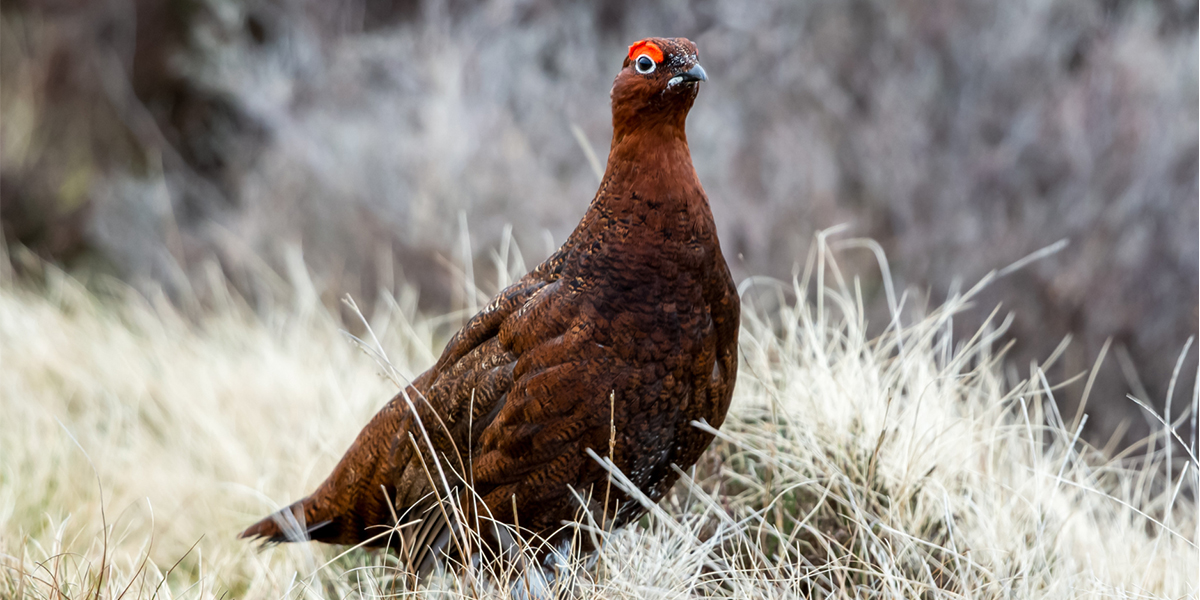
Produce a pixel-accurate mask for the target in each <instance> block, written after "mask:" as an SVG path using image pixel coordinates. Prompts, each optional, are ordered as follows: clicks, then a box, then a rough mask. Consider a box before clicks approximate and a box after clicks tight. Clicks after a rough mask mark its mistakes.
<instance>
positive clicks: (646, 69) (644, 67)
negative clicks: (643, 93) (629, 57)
mask: <svg viewBox="0 0 1200 600" xmlns="http://www.w3.org/2000/svg"><path fill="white" fill-rule="evenodd" d="M633 65H634V68H635V69H637V72H638V73H641V74H642V75H647V74H650V73H653V72H654V59H653V58H650V56H649V55H648V54H643V55H641V56H639V57H637V60H635V61H634V62H633Z"/></svg>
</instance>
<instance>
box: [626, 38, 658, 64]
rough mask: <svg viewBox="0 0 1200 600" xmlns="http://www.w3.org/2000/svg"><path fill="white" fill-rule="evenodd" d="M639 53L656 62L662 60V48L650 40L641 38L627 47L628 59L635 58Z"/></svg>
mask: <svg viewBox="0 0 1200 600" xmlns="http://www.w3.org/2000/svg"><path fill="white" fill-rule="evenodd" d="M640 54H645V55H646V56H649V57H650V58H651V59H652V60H654V62H656V63H660V62H662V59H663V51H662V48H659V47H658V44H655V43H654V42H652V41H650V40H642V41H640V42H637V43H635V44H634V45H632V46H630V47H629V59H630V60H634V59H636V58H637V57H638V55H640Z"/></svg>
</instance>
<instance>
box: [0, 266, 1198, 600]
mask: <svg viewBox="0 0 1200 600" xmlns="http://www.w3.org/2000/svg"><path fill="white" fill-rule="evenodd" d="M851 245H853V244H851ZM818 250H819V252H815V253H814V254H813V258H812V260H810V264H809V266H808V268H806V269H805V270H804V272H803V273H802V274H801V275H800V276H799V277H797V278H796V281H795V282H792V283H787V282H774V281H771V282H766V281H747V282H746V283H745V284H744V287H745V288H746V290H745V293H746V295H747V297H751V296H758V297H765V296H777V298H778V299H779V301H778V302H777V303H774V304H773V306H782V308H774V309H771V310H770V311H769V312H767V311H764V310H756V308H755V304H756V303H755V302H753V301H750V302H747V305H748V309H747V312H746V314H745V318H744V328H743V332H742V358H743V360H742V371H741V373H740V376H739V377H740V378H739V385H738V388H737V393H736V396H735V400H734V408H733V411H732V415H731V418H730V419H729V421H728V422H727V424H726V425H725V427H724V428H723V429H722V430H721V432H720V437H719V440H718V442H717V443H715V444H714V447H713V448H712V449H711V450H710V452H709V453H708V454H707V455H706V458H705V459H704V460H703V461H702V462H701V464H700V465H698V467H697V468H696V470H695V471H694V472H693V473H692V477H690V478H685V479H684V483H681V484H680V486H679V487H677V488H676V490H675V493H673V494H672V495H671V496H670V497H669V498H668V499H667V500H665V501H664V502H663V503H662V504H661V506H659V507H657V508H656V509H655V510H654V511H653V512H652V513H651V514H650V515H649V516H648V517H647V518H645V519H643V520H642V521H641V522H640V523H639V524H638V525H637V526H634V527H629V528H627V529H625V530H623V531H620V532H618V533H616V534H612V535H607V534H604V533H603V532H601V533H598V534H597V535H603V536H605V537H606V538H607V541H606V543H605V545H604V548H603V550H602V551H601V552H599V553H598V554H597V555H596V556H593V557H569V559H568V562H569V563H570V564H568V565H567V566H566V568H565V570H561V571H559V573H558V577H557V578H556V579H555V580H554V581H553V582H552V585H554V586H555V589H558V590H560V591H561V590H568V589H569V590H570V591H572V592H573V594H574V595H575V596H576V597H583V598H590V597H604V598H646V597H662V598H682V597H692V596H703V597H708V596H719V597H738V598H774V597H795V596H797V595H805V596H807V595H810V594H811V595H814V596H819V597H830V596H834V597H871V598H902V597H903V598H912V597H920V598H951V597H970V598H1021V599H1024V598H1068V597H1072V598H1073V597H1085V596H1086V597H1095V596H1103V597H1139V598H1140V597H1154V598H1183V597H1192V598H1194V597H1196V595H1197V577H1198V575H1197V565H1198V562H1200V553H1198V552H1197V547H1196V543H1197V538H1198V536H1197V527H1198V526H1200V522H1198V520H1197V514H1196V503H1195V499H1196V492H1197V490H1198V489H1200V485H1198V481H1200V478H1198V476H1197V473H1198V471H1197V469H1196V466H1197V465H1196V459H1195V456H1194V452H1195V447H1196V446H1195V443H1194V442H1191V443H1190V444H1185V443H1183V441H1182V440H1179V443H1178V444H1174V445H1172V444H1164V438H1165V437H1166V436H1168V435H1169V434H1170V433H1171V432H1170V431H1169V430H1168V429H1167V428H1165V427H1164V428H1163V429H1162V431H1160V432H1159V435H1158V436H1157V437H1156V438H1153V439H1151V440H1149V442H1148V443H1147V444H1142V445H1140V446H1135V447H1134V448H1133V449H1132V450H1130V451H1129V452H1127V454H1126V455H1125V456H1124V457H1120V458H1119V459H1105V458H1103V457H1102V455H1101V453H1100V452H1098V451H1096V450H1094V449H1092V448H1090V447H1088V446H1086V445H1085V444H1084V443H1082V442H1081V441H1079V440H1078V439H1077V436H1078V431H1079V427H1080V423H1079V422H1078V420H1077V419H1076V418H1074V417H1073V416H1072V415H1059V414H1058V413H1057V412H1056V411H1055V409H1054V406H1055V404H1054V402H1052V401H1051V399H1050V394H1051V391H1050V390H1049V389H1048V386H1047V383H1046V380H1045V378H1044V377H1042V376H1040V374H1039V371H1037V370H1035V371H1033V377H1032V379H1031V381H1030V382H1026V383H1022V384H1019V385H1017V386H1015V387H1012V386H1008V385H1006V384H1005V383H1003V378H1002V377H1000V376H999V374H998V373H999V366H998V364H997V363H998V361H999V360H1000V358H999V356H998V355H997V354H995V353H994V349H993V344H992V340H993V339H995V337H996V336H997V335H999V334H1000V333H1001V332H1002V331H1003V330H1004V326H1003V323H1001V324H998V325H995V326H993V327H990V328H987V329H984V330H982V331H980V332H979V334H978V335H977V336H976V337H974V338H972V339H970V340H953V339H951V338H950V336H949V332H950V331H952V329H953V328H952V319H953V315H954V314H955V313H956V312H957V311H960V310H962V309H963V308H964V306H966V305H967V303H968V302H969V301H970V299H971V296H972V294H971V293H967V294H964V295H961V296H956V297H954V298H951V299H950V301H949V302H947V303H946V304H945V305H944V306H942V307H940V308H937V309H936V310H932V311H929V313H928V316H927V317H925V318H923V319H920V320H918V321H917V322H914V323H911V324H905V325H903V326H893V327H890V328H889V329H888V330H887V332H886V333H885V334H883V335H882V336H880V337H878V338H876V339H868V338H867V337H866V334H865V330H866V327H865V323H864V322H863V317H862V315H863V312H862V300H861V297H860V294H859V292H858V289H859V286H858V282H857V281H856V280H848V281H847V280H843V279H842V278H841V276H840V274H839V271H838V270H837V268H836V265H835V264H834V262H833V258H834V257H835V256H844V253H845V252H861V251H862V250H844V251H842V253H834V252H832V251H831V250H829V248H828V247H826V246H824V245H822V246H820V247H819V248H818ZM295 264H296V265H299V264H301V263H300V261H299V259H298V258H297V259H296V261H295ZM41 269H42V270H43V273H44V277H43V282H42V284H41V285H39V286H37V287H36V288H35V287H31V286H29V285H26V284H22V283H18V282H14V281H13V280H12V279H11V277H6V278H5V279H4V282H3V288H2V289H0V352H2V353H3V370H2V371H0V414H2V415H3V417H2V418H3V423H4V425H3V427H0V456H3V460H2V461H0V596H3V597H6V598H20V599H41V598H114V599H115V598H150V597H161V598H222V597H237V598H279V597H287V598H357V597H378V596H383V595H391V594H404V593H406V592H404V591H403V589H404V588H403V586H402V585H398V580H397V578H396V577H395V576H396V571H395V569H394V564H395V563H394V559H392V558H391V557H389V556H387V555H381V554H377V553H367V552H362V551H353V552H350V553H348V554H346V555H344V556H338V555H337V552H338V551H339V550H338V549H335V548H329V547H324V546H315V545H307V544H293V545H286V546H279V547H274V548H268V549H265V550H262V551H260V550H258V549H257V548H255V547H253V546H252V545H250V544H247V543H244V542H241V541H239V540H236V539H235V537H234V536H235V534H236V532H237V531H238V530H239V529H240V528H242V527H243V526H245V525H246V524H248V523H249V522H251V520H252V519H254V518H256V517H258V516H260V515H261V514H263V513H264V512H266V511H268V510H270V509H272V508H275V507H276V506H277V504H278V503H282V502H286V501H290V500H292V499H294V498H297V497H298V496H300V495H301V494H303V493H305V492H306V491H308V490H310V489H311V488H312V487H313V486H314V485H316V484H317V483H319V480H320V479H321V477H323V476H324V475H325V474H326V473H327V471H328V469H329V468H331V467H332V465H333V464H334V462H335V461H336V460H337V458H339V457H340V455H341V453H342V451H343V450H344V449H345V447H346V446H347V445H348V444H349V442H350V440H351V439H352V437H353V436H354V435H355V434H356V433H357V431H358V430H359V428H360V427H361V425H362V424H363V423H364V422H365V421H366V420H367V419H368V418H369V416H370V415H371V414H373V412H374V411H375V410H377V409H378V408H379V406H380V405H381V404H382V403H383V402H384V401H385V400H386V399H387V398H388V397H389V396H390V395H391V394H392V393H394V390H395V386H394V384H393V383H392V382H391V381H390V380H389V379H388V378H386V377H383V376H381V374H380V371H381V368H380V366H379V364H378V363H377V362H375V361H374V360H372V358H371V357H369V356H367V355H364V353H363V352H362V351H361V350H360V348H359V347H358V346H356V345H355V344H353V343H351V342H350V341H349V340H348V338H347V336H346V335H345V334H344V333H342V331H341V327H342V326H341V324H340V323H338V322H337V321H336V320H335V318H334V317H332V316H331V315H330V314H329V312H327V311H326V310H325V309H324V308H323V307H322V306H321V305H320V304H319V302H317V301H315V300H314V296H312V295H311V294H306V293H304V292H303V290H304V289H305V285H304V274H303V269H302V268H299V267H298V266H297V268H296V269H294V270H293V272H292V283H293V286H294V287H295V288H296V289H299V290H301V291H300V292H296V293H294V294H292V295H291V296H290V298H291V302H290V303H286V304H285V303H280V304H278V305H276V306H275V307H274V308H263V307H259V309H258V312H257V313H256V312H255V311H252V310H251V309H250V308H249V307H247V306H246V305H245V304H244V303H243V301H241V300H240V299H239V298H237V297H234V296H231V295H228V294H226V295H224V296H221V295H220V294H214V295H213V297H217V298H220V297H223V298H224V300H223V301H220V302H217V303H216V305H214V306H210V307H208V308H207V309H206V310H205V311H204V313H203V316H202V317H199V318H184V317H182V316H180V315H179V314H178V313H176V312H175V310H174V309H172V308H170V305H169V303H167V302H165V301H158V300H156V299H151V300H146V299H144V297H143V296H140V295H137V294H134V293H130V292H128V291H127V289H126V288H124V287H123V286H121V285H120V284H115V283H108V282H105V281H93V282H90V283H89V284H88V285H86V286H85V285H84V283H82V282H80V281H79V280H77V279H75V278H73V277H71V276H69V275H66V274H64V273H62V272H59V271H57V270H55V269H54V268H53V267H49V266H45V265H43V266H41ZM213 289H214V290H219V289H223V284H219V283H218V284H214V285H213ZM95 290H105V291H103V292H98V291H95ZM814 290H819V292H816V291H814ZM806 292H807V293H806ZM805 297H812V298H815V300H814V301H813V302H811V303H809V302H805V301H796V300H795V298H805ZM893 298H894V300H893V301H892V304H893V305H894V306H895V305H899V304H901V303H903V302H904V298H903V297H900V298H895V297H894V295H893ZM377 304H378V306H380V307H381V308H380V310H378V311H377V312H376V314H374V315H373V318H372V319H371V326H372V331H373V332H374V334H375V335H377V336H378V346H377V347H378V348H381V349H383V350H384V351H386V353H387V356H388V358H389V359H390V363H391V366H393V367H394V368H395V369H396V371H397V372H398V373H399V374H400V375H401V376H412V375H414V374H416V373H417V372H419V371H420V370H421V369H423V368H425V367H426V366H427V365H429V364H430V363H431V362H432V360H433V353H432V349H433V348H434V347H435V346H436V345H437V344H439V343H440V341H439V338H440V337H441V336H442V335H444V331H445V329H446V327H445V324H446V323H453V322H454V320H455V319H458V318H461V317H460V316H453V317H451V318H449V319H443V320H440V321H439V320H437V319H430V318H426V317H421V316H418V315H417V314H416V312H415V308H414V305H415V302H414V301H413V299H412V298H411V297H407V296H402V297H400V298H392V297H387V298H385V301H383V302H379V303H377ZM375 344H376V342H374V341H372V342H371V345H372V346H375ZM1179 395H1184V394H1182V393H1181V392H1180V393H1179ZM1191 399H1192V401H1191V403H1190V404H1191V409H1190V410H1189V411H1185V415H1192V418H1194V415H1195V414H1196V393H1195V392H1194V391H1193V393H1192V394H1191ZM1185 446H1187V447H1190V448H1191V451H1190V452H1185V453H1184V454H1182V455H1181V454H1180V449H1181V448H1183V447H1185ZM1168 473H1173V475H1172V476H1171V477H1167V476H1166V474H1168ZM589 559H590V560H589ZM505 568H507V567H506V566H503V565H499V566H496V565H493V566H485V567H484V568H483V569H482V570H483V571H486V570H488V569H490V570H493V571H495V570H503V569H505ZM480 571H481V569H476V570H475V572H474V573H473V574H472V576H471V577H465V578H460V577H453V576H439V577H435V578H433V579H432V580H431V581H430V582H428V586H429V588H430V589H435V590H440V591H441V592H442V593H441V595H439V596H437V597H445V598H451V597H481V596H482V597H496V598H503V597H510V596H512V597H523V596H528V595H529V591H534V592H535V593H536V592H537V590H538V586H545V585H546V584H547V583H548V582H547V581H546V580H545V579H543V578H535V577H526V578H516V579H514V580H512V582H511V583H509V584H499V585H497V584H496V582H495V580H494V578H491V577H489V576H488V575H487V573H481V572H480ZM541 589H542V591H543V592H544V591H545V588H544V587H542V588H541Z"/></svg>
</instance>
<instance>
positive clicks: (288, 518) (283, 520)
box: [238, 498, 332, 544]
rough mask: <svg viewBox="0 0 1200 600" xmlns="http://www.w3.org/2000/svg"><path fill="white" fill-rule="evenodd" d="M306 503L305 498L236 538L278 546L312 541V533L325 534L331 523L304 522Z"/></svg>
mask: <svg viewBox="0 0 1200 600" xmlns="http://www.w3.org/2000/svg"><path fill="white" fill-rule="evenodd" d="M307 501H308V499H307V498H306V499H304V500H301V501H299V502H296V503H294V504H292V505H291V506H289V507H287V508H283V509H280V510H278V511H276V512H275V513H274V514H272V515H270V516H268V517H266V518H264V519H263V520H261V521H259V522H257V523H255V524H253V525H251V526H249V527H247V528H246V530H245V531H243V532H242V533H240V534H238V537H239V538H242V539H245V538H261V539H262V540H263V542H264V543H268V544H279V543H283V542H307V541H309V540H312V539H314V536H313V534H314V533H318V534H324V533H327V532H326V531H325V529H326V528H327V526H328V525H329V524H330V523H332V521H330V520H324V521H317V522H316V523H307V522H306V519H305V516H304V513H305V509H306V508H307V507H306V506H305V503H306V502H307ZM324 537H326V536H324V535H317V536H316V538H315V539H320V538H324Z"/></svg>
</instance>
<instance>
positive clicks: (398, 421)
mask: <svg viewBox="0 0 1200 600" xmlns="http://www.w3.org/2000/svg"><path fill="white" fill-rule="evenodd" d="M549 275H553V273H549ZM548 284H550V281H549V277H547V273H546V272H544V271H535V272H534V273H530V274H529V275H527V276H526V277H525V278H523V279H521V280H520V281H518V282H517V283H515V284H513V285H512V286H510V287H508V288H506V289H505V290H504V291H502V292H501V293H500V294H498V295H497V297H496V298H495V299H494V300H493V302H492V303H491V304H490V305H489V306H488V307H487V308H485V309H484V310H482V311H480V313H479V314H477V315H475V317H473V318H472V319H471V320H470V321H468V323H467V324H466V325H465V326H463V328H462V329H461V330H460V331H459V332H458V333H457V334H455V336H454V337H453V338H452V339H451V340H450V342H449V343H447V345H446V349H445V351H444V352H443V353H442V356H441V358H440V359H439V360H438V362H437V364H435V365H434V366H433V367H432V368H431V369H429V370H428V371H426V372H425V373H423V374H422V375H421V376H420V377H418V378H417V379H415V380H414V381H413V382H412V384H411V385H409V386H408V387H407V388H405V390H403V391H402V392H401V393H400V394H398V395H396V397H394V398H392V399H391V400H390V401H389V402H388V403H387V404H386V405H385V406H384V407H383V408H382V409H381V410H380V411H379V412H378V413H377V414H376V415H375V417H374V418H372V419H371V421H370V422H369V423H368V424H367V426H366V427H364V428H363V430H362V432H361V433H359V435H358V437H357V438H356V439H355V441H354V443H353V444H352V445H351V446H350V449H349V450H347V452H346V454H345V456H343V457H342V460H341V461H340V462H339V463H338V465H337V466H336V467H335V468H334V470H333V472H332V473H331V474H330V475H329V477H328V478H327V479H326V480H325V482H324V483H322V484H321V485H320V486H319V487H318V488H317V490H316V491H314V492H313V493H312V494H311V495H310V496H308V497H307V498H304V499H303V500H300V501H299V502H296V503H294V504H293V505H291V506H289V507H287V508H284V509H282V510H280V511H278V512H277V513H275V514H273V515H271V516H269V517H267V518H265V519H263V520H261V521H259V522H258V523H256V524H254V525H252V526H251V527H249V528H247V529H246V530H245V531H244V532H242V534H241V537H260V538H265V539H266V540H267V541H271V542H285V541H293V540H294V539H296V538H297V537H300V538H301V539H303V538H304V537H305V534H306V537H307V539H312V540H316V541H323V542H329V543H338V544H359V543H365V544H366V545H370V546H382V545H388V544H389V543H391V541H393V540H395V538H396V537H397V536H399V537H400V538H401V539H402V541H403V542H404V545H405V546H408V547H410V548H412V549H413V553H412V554H411V555H412V556H414V557H415V558H418V559H419V560H418V564H420V563H421V562H425V559H424V558H423V557H424V556H425V555H426V554H427V553H426V552H425V550H424V549H425V548H427V547H433V546H437V545H439V544H443V545H444V541H445V540H446V538H447V535H448V529H447V527H448V524H447V522H446V519H447V513H446V511H444V510H442V509H443V508H444V506H445V505H446V503H453V502H454V500H455V496H457V494H458V493H459V491H460V490H461V488H462V487H463V482H464V481H465V480H466V479H468V478H467V477H464V475H465V474H466V472H467V469H468V464H469V462H470V458H471V457H470V455H469V453H467V454H464V452H463V450H464V449H465V448H467V447H468V446H469V443H467V440H469V439H470V438H471V437H472V431H475V432H477V431H478V430H479V429H480V428H482V427H484V426H485V425H486V424H487V422H488V421H489V420H490V419H491V418H494V417H495V415H496V412H497V407H498V406H500V405H502V404H503V402H504V398H505V397H506V395H507V392H508V390H509V388H511V385H512V368H513V365H514V364H515V362H516V356H515V355H514V354H513V353H512V352H510V351H508V350H506V349H505V348H503V347H502V346H501V345H500V344H498V343H497V341H496V336H497V334H498V333H499V330H500V327H501V324H502V323H503V322H504V321H505V319H506V318H507V317H508V316H510V315H511V314H513V313H515V312H517V311H518V310H520V309H521V308H522V307H523V306H524V305H525V304H526V303H527V302H528V301H529V300H530V299H531V298H532V297H533V296H535V295H536V294H537V292H538V290H540V289H542V288H544V287H546V286H547V285H548ZM414 409H415V410H414ZM435 457H436V458H435ZM439 500H441V501H443V503H442V504H439ZM397 517H399V519H398V520H399V521H400V523H401V526H400V528H399V529H398V530H397V531H396V532H394V533H393V532H391V529H392V528H393V526H395V525H396V522H397ZM292 521H297V522H300V523H301V524H303V523H307V524H310V525H308V526H303V525H302V526H301V528H300V530H299V531H297V530H296V528H295V527H292V528H289V527H288V526H287V525H288V523H290V522H292ZM289 531H290V535H289ZM301 532H303V533H301ZM439 540H440V541H439ZM418 555H420V556H418Z"/></svg>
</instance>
